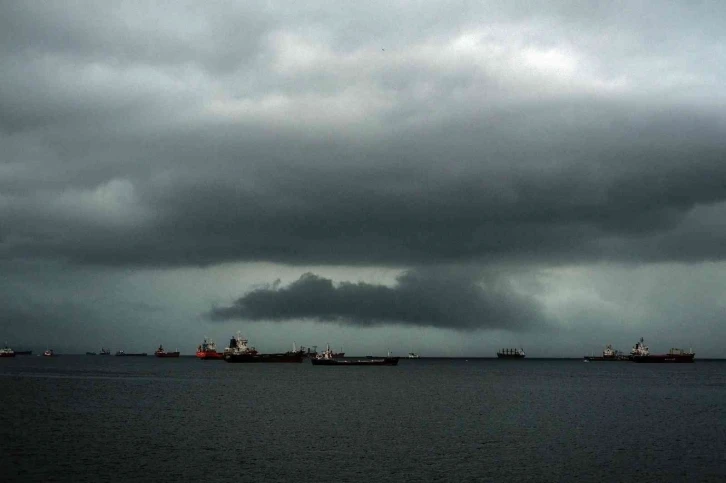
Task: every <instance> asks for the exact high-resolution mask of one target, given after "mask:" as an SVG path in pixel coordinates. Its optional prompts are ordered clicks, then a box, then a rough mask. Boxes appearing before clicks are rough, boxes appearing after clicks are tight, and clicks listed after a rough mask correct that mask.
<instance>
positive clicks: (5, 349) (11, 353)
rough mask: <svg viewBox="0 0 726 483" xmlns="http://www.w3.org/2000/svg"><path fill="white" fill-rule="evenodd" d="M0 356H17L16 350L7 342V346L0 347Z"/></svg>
mask: <svg viewBox="0 0 726 483" xmlns="http://www.w3.org/2000/svg"><path fill="white" fill-rule="evenodd" d="M0 357H15V351H14V350H12V349H11V348H10V347H8V343H7V342H6V343H5V347H3V348H2V349H0Z"/></svg>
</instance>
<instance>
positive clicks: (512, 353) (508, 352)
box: [497, 349, 524, 359]
mask: <svg viewBox="0 0 726 483" xmlns="http://www.w3.org/2000/svg"><path fill="white" fill-rule="evenodd" d="M497 357H498V358H499V359H524V349H501V350H500V351H499V352H497Z"/></svg>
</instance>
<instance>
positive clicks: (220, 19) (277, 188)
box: [0, 2, 726, 267]
mask: <svg viewBox="0 0 726 483" xmlns="http://www.w3.org/2000/svg"><path fill="white" fill-rule="evenodd" d="M387 5H388V4H387ZM168 7H170V6H168V5H167V6H163V5H160V4H148V5H147V4H136V3H126V2H123V3H118V4H97V3H94V2H89V3H82V2H81V3H73V4H70V5H63V6H62V7H61V6H55V5H54V4H44V3H40V4H35V3H31V4H23V3H12V2H11V3H7V4H4V5H3V6H2V8H3V11H2V14H1V15H0V19H1V20H0V22H1V24H0V27H2V28H0V31H2V32H3V33H2V34H1V35H3V40H4V41H3V42H2V43H1V45H2V47H1V50H0V51H1V52H2V56H1V57H0V67H2V69H0V131H2V132H0V136H1V137H0V142H2V145H3V148H4V150H3V152H4V156H3V160H2V161H3V164H2V168H1V170H0V221H1V222H2V224H1V225H0V236H1V237H2V238H1V240H2V241H1V242H0V258H3V259H14V260H18V259H19V260H25V259H35V258H41V259H54V260H68V261H71V262H73V263H79V264H99V265H118V266H125V265H130V266H151V267H154V266H185V265H213V264H218V263H223V262H230V261H273V262H282V263H287V264H338V265H361V264H365V265H380V264H387V265H392V266H400V267H406V266H412V265H417V266H423V265H427V264H439V263H448V262H467V261H477V262H485V263H486V262H499V261H505V262H515V263H517V262H537V263H541V264H558V263H572V262H580V261H584V262H587V261H600V260H616V261H634V262H638V261H649V262H650V261H668V260H688V261H691V260H705V259H711V260H716V259H722V258H723V255H724V251H723V249H722V247H723V246H724V242H726V229H724V228H723V226H722V225H713V224H712V223H711V222H712V220H713V219H714V218H716V217H717V215H716V213H719V212H721V211H726V203H724V202H725V201H726V164H725V163H723V162H722V160H723V158H724V154H726V141H725V140H724V137H723V132H724V127H725V126H726V120H725V119H724V111H723V109H722V107H723V105H724V97H723V93H722V89H721V86H722V84H723V79H724V68H723V66H722V63H718V62H713V59H717V58H719V55H722V53H723V52H722V50H723V41H724V39H723V34H722V32H723V30H722V29H720V27H721V26H722V25H721V24H722V20H721V19H723V18H725V17H726V15H720V13H723V12H720V9H721V8H722V7H719V6H717V5H711V6H708V5H701V6H698V7H695V6H693V5H691V4H687V3H683V4H679V3H671V4H669V5H668V6H667V7H664V8H660V9H658V12H657V14H656V13H654V12H653V11H651V9H650V8H649V7H648V6H647V5H635V6H633V7H632V8H631V9H628V11H627V12H623V11H622V9H620V8H616V7H612V8H611V7H607V6H605V7H603V6H597V5H595V4H591V5H588V8H580V7H577V6H573V5H572V4H570V3H567V2H565V3H557V2H553V3H552V4H551V5H548V6H547V7H543V8H537V9H535V8H532V7H531V6H526V5H519V4H514V5H507V6H497V5H496V4H492V5H484V4H483V5H467V6H466V8H464V9H457V8H451V7H450V6H449V5H448V4H437V3H434V2H431V4H427V5H426V6H423V7H417V8H416V11H412V9H411V6H410V5H409V4H406V3H401V4H393V5H392V6H385V7H384V6H383V5H373V4H366V5H357V4H356V5H350V6H348V8H341V7H339V6H337V4H335V5H332V4H326V3H321V4H320V5H318V6H317V7H315V6H314V5H312V4H306V6H305V7H299V8H298V7H291V6H285V7H284V8H283V7H276V6H275V5H274V4H265V5H264V6H262V5H255V4H247V3H234V2H230V3H214V4H208V5H207V4H205V5H202V6H199V5H198V4H197V3H194V2H192V3H189V4H186V5H182V6H179V5H177V6H176V8H168ZM590 7H592V8H590ZM350 9H353V10H352V11H351V10H350ZM351 22H352V24H351ZM384 48H385V50H383V49H384ZM686 228H688V229H686ZM694 230H695V231H696V232H707V233H708V237H707V238H703V237H699V238H696V237H693V236H689V233H694Z"/></svg>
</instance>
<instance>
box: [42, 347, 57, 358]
mask: <svg viewBox="0 0 726 483" xmlns="http://www.w3.org/2000/svg"><path fill="white" fill-rule="evenodd" d="M43 356H44V357H55V352H53V349H46V350H45V351H44V352H43Z"/></svg>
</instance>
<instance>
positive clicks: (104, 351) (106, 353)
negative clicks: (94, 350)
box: [98, 347, 111, 356]
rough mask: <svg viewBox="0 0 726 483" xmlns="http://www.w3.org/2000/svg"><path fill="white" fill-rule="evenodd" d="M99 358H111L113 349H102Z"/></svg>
mask: <svg viewBox="0 0 726 483" xmlns="http://www.w3.org/2000/svg"><path fill="white" fill-rule="evenodd" d="M98 355H99V356H110V355H111V349H104V348H103V347H101V352H99V353H98Z"/></svg>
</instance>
